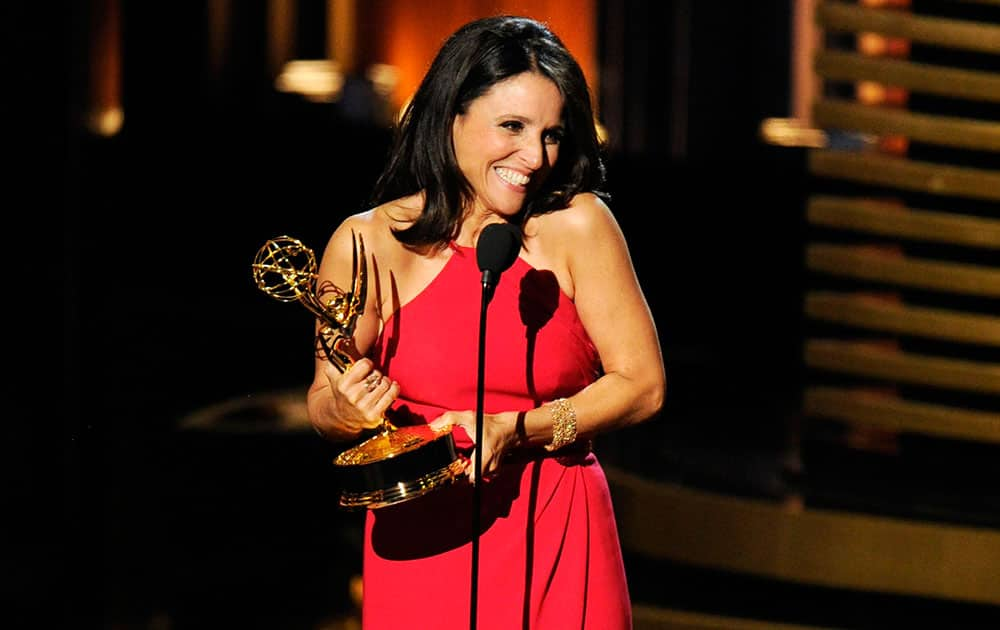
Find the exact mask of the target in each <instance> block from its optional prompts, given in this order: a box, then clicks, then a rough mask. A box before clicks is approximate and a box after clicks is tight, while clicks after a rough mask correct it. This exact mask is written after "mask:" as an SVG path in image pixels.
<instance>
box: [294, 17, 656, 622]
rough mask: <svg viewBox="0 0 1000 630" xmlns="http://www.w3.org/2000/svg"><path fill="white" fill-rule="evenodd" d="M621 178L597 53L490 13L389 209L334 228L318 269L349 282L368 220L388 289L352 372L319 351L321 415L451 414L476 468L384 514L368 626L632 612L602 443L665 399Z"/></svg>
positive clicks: (460, 56)
mask: <svg viewBox="0 0 1000 630" xmlns="http://www.w3.org/2000/svg"><path fill="white" fill-rule="evenodd" d="M603 184H604V165H603V161H602V156H601V147H600V144H599V141H598V136H597V130H596V128H595V124H594V115H593V111H592V109H591V95H590V90H589V88H588V85H587V82H586V80H585V78H584V74H583V72H582V70H581V69H580V66H579V64H578V63H577V62H576V60H575V59H574V58H573V56H572V55H571V54H570V53H569V52H568V50H567V49H566V47H565V46H564V45H563V43H562V42H561V41H560V39H559V38H558V37H557V36H556V35H555V34H554V33H553V32H552V31H550V30H549V29H548V28H547V27H546V26H545V25H544V24H542V23H541V22H538V21H536V20H533V19H529V18H524V17H516V16H497V17H490V18H483V19H480V20H476V21H473V22H470V23H468V24H466V25H465V26H463V27H461V28H460V29H459V30H458V31H456V32H455V33H454V34H453V35H452V36H451V37H449V38H448V39H447V40H446V42H445V44H444V46H443V47H442V49H441V50H440V52H439V53H438V55H437V56H436V57H435V59H434V62H433V63H432V65H431V67H430V69H429V70H428V72H427V75H426V76H425V77H424V80H423V81H422V83H421V84H420V87H419V89H418V90H417V92H416V94H415V95H414V97H413V99H412V100H411V101H410V104H409V105H408V106H407V108H406V111H405V112H404V114H403V116H402V118H401V119H400V123H399V126H398V128H397V130H396V138H395V142H394V145H393V148H392V151H391V153H390V157H389V160H388V163H387V164H386V166H385V169H384V171H383V172H382V175H381V176H380V178H379V180H378V182H377V184H376V186H375V190H374V193H373V195H372V198H371V205H370V209H368V210H366V211H364V212H361V213H358V214H355V215H352V216H350V217H347V218H346V219H345V220H344V221H343V222H342V223H341V224H340V225H339V226H338V227H337V229H336V230H335V231H334V233H333V235H332V236H331V237H330V240H329V242H328V244H327V246H326V248H325V251H324V254H323V259H322V261H321V263H320V266H319V271H318V274H317V275H318V277H317V285H318V286H334V287H338V288H344V287H349V286H351V282H352V268H353V265H352V256H353V254H354V251H355V249H354V246H353V243H354V237H355V235H360V237H362V238H363V239H364V242H365V244H366V254H365V255H366V258H367V267H368V269H370V270H371V273H370V274H369V280H370V282H371V284H372V286H371V287H370V290H368V291H367V292H366V298H365V304H364V305H362V306H361V308H360V310H359V315H358V318H357V322H356V326H355V328H354V330H353V338H352V339H351V342H352V343H350V344H347V347H349V349H350V350H351V351H352V352H354V353H356V361H354V363H353V365H352V367H351V368H350V369H349V370H346V371H344V372H341V371H340V370H338V369H337V368H336V366H334V365H332V364H331V363H330V361H329V360H328V359H327V358H326V357H323V356H320V357H317V359H316V369H315V378H314V381H313V384H312V386H311V387H310V389H309V393H308V396H307V408H308V413H309V419H310V421H311V423H312V425H313V426H314V427H315V429H316V430H317V431H318V432H319V433H320V434H321V435H323V436H325V437H327V438H328V439H330V440H337V441H352V440H359V439H362V438H363V436H364V435H365V432H366V431H368V430H371V429H375V428H377V427H378V426H379V425H380V422H381V420H382V418H383V416H384V415H387V416H389V417H390V418H391V420H392V422H393V423H394V424H395V425H396V426H400V427H401V426H407V425H424V424H429V425H430V427H431V428H432V429H434V430H437V431H444V430H449V429H451V430H453V434H454V437H455V445H456V448H457V449H458V451H459V452H460V456H461V458H462V460H463V463H464V464H465V465H466V470H465V475H460V476H459V478H458V479H457V480H455V481H454V482H451V483H449V484H445V485H442V486H441V487H438V488H435V489H434V490H433V491H432V492H429V493H426V494H423V495H421V496H419V497H416V498H413V499H411V500H408V501H405V502H401V503H398V504H393V505H390V506H384V507H379V508H378V509H370V510H369V511H368V513H367V515H366V523H365V540H364V576H363V578H364V582H363V584H364V586H363V606H362V623H363V626H364V628H366V629H369V630H370V629H373V628H399V627H408V628H424V627H427V628H435V629H440V630H449V629H457V628H468V627H469V625H470V617H471V622H472V626H473V627H475V626H476V623H477V621H478V623H479V625H480V626H481V627H483V628H490V629H492V628H496V629H497V630H501V629H502V630H507V629H509V628H527V627H531V628H563V627H573V628H594V629H597V628H600V629H601V630H625V629H626V628H630V627H631V621H632V620H631V606H630V602H629V592H628V585H627V583H626V577H625V570H624V563H623V560H622V553H621V549H620V547H619V539H618V531H617V525H616V523H615V515H614V510H613V506H612V504H611V496H610V492H609V488H608V483H607V479H606V477H605V474H604V471H603V470H602V468H601V466H600V464H599V462H598V459H597V456H596V455H595V454H594V452H593V451H592V449H591V439H592V438H594V437H595V436H597V435H599V434H601V433H604V432H608V431H612V430H615V429H618V428H621V427H625V426H629V425H633V424H636V423H640V422H643V421H646V420H648V419H650V418H652V417H653V416H655V415H656V414H657V413H658V412H659V410H660V408H661V406H662V404H663V396H664V388H665V377H664V368H663V358H662V356H661V352H660V346H659V338H658V335H657V332H656V327H655V325H654V322H653V319H652V316H651V313H650V310H649V308H648V305H647V303H646V299H645V296H644V294H643V291H642V289H641V287H640V286H639V283H638V280H637V277H636V274H635V270H634V268H633V264H632V260H631V258H630V255H629V252H628V247H627V245H626V242H625V239H624V236H623V234H622V231H621V229H620V228H619V225H618V223H617V221H616V219H615V217H614V215H613V214H612V213H611V210H610V207H609V206H608V201H609V199H608V196H607V195H606V194H605V193H604V192H603V191H602V186H603ZM498 224H500V225H504V226H507V228H506V229H508V230H512V231H513V232H514V233H515V234H516V235H517V237H519V240H518V239H515V240H514V245H515V246H517V245H520V248H519V251H518V252H517V254H518V256H517V257H516V258H514V259H513V263H512V266H510V267H509V269H507V270H506V271H505V272H504V273H503V274H502V275H501V276H500V277H499V279H498V281H497V282H496V284H495V286H494V287H493V293H492V296H491V299H492V301H491V302H490V303H489V305H490V309H491V310H492V314H493V315H492V318H491V320H490V332H491V335H490V336H489V337H487V338H485V343H484V344H483V346H484V352H485V356H486V357H489V361H488V366H487V367H488V369H487V370H485V373H484V375H483V379H482V380H480V378H479V375H478V374H477V369H476V368H477V358H478V357H479V356H480V354H479V346H478V344H477V333H480V332H481V330H482V329H481V328H480V327H479V325H478V324H479V322H478V320H477V319H476V317H475V316H476V314H477V313H478V312H480V298H481V297H482V294H481V292H480V287H481V278H482V276H481V274H480V269H479V268H478V266H477V258H478V256H477V250H476V247H477V246H478V243H479V240H480V239H479V237H480V235H481V234H483V233H488V232H489V230H486V228H487V227H490V226H494V227H493V229H495V226H497V225H498ZM372 375H377V376H375V377H373V376H372ZM479 392H482V398H481V399H480V398H479V397H478V396H477V394H478V393H479ZM480 405H481V406H480ZM480 429H481V430H480ZM470 463H471V465H470ZM480 543H481V547H482V554H481V556H480V555H479V554H478V551H479V547H480ZM470 569H472V575H473V576H474V577H479V576H481V582H480V583H481V584H482V588H481V589H478V587H477V582H476V580H475V579H474V580H473V583H472V584H471V585H470V581H469V579H468V576H469V575H470Z"/></svg>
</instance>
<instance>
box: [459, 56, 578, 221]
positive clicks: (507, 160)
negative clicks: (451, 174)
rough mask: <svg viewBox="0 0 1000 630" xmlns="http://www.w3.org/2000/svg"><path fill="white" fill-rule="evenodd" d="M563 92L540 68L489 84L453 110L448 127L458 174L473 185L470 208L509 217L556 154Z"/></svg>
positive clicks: (520, 204) (550, 164)
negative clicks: (473, 198)
mask: <svg viewBox="0 0 1000 630" xmlns="http://www.w3.org/2000/svg"><path fill="white" fill-rule="evenodd" d="M562 109H563V98H562V95H561V94H560V93H559V88H558V87H556V85H555V84H554V83H553V82H552V81H550V80H549V79H547V78H546V77H544V76H543V75H541V74H537V73H534V72H525V73H522V74H519V75H516V76H514V77H511V78H509V79H506V80H505V81H501V82H500V83H497V84H496V85H494V86H493V87H492V88H490V90H489V91H488V92H487V93H486V94H484V95H483V96H481V97H480V98H477V99H476V100H474V101H473V102H472V103H471V104H469V106H468V107H466V108H465V111H460V112H459V114H458V115H457V116H455V124H454V129H453V132H452V136H453V138H454V146H455V157H456V159H457V161H458V167H459V169H461V171H462V175H464V176H465V179H466V180H467V181H468V182H469V184H470V185H471V186H472V187H473V189H475V190H476V193H477V194H476V204H477V207H475V208H474V209H473V211H474V212H482V213H490V212H495V213H497V214H500V215H501V216H504V217H513V216H514V215H516V214H517V213H519V212H520V211H521V208H522V207H523V205H524V201H525V198H526V196H527V195H528V193H529V192H531V191H532V189H537V188H538V187H539V186H540V184H541V182H543V181H544V180H545V177H546V176H547V175H548V173H549V171H550V170H551V169H552V165H553V164H555V163H556V158H558V157H559V138H560V137H561V136H562Z"/></svg>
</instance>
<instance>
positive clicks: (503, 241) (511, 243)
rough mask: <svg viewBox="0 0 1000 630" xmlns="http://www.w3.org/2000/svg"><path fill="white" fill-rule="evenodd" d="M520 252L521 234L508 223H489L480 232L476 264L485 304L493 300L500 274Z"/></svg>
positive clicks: (512, 262)
mask: <svg viewBox="0 0 1000 630" xmlns="http://www.w3.org/2000/svg"><path fill="white" fill-rule="evenodd" d="M520 251H521V233H520V231H519V230H518V229H517V228H516V227H514V226H513V225H511V224H510V223H490V224H489V225H487V226H486V227H484V228H483V231H482V232H480V234H479V240H478V241H477V242H476V263H477V264H478V265H479V270H480V271H482V272H483V290H484V291H486V295H487V298H486V301H487V302H489V301H490V300H491V299H492V298H493V289H495V288H496V285H497V282H498V281H499V280H500V274H502V273H503V272H505V271H507V269H509V268H510V266H511V265H513V264H514V261H515V260H517V254H518V253H519V252H520Z"/></svg>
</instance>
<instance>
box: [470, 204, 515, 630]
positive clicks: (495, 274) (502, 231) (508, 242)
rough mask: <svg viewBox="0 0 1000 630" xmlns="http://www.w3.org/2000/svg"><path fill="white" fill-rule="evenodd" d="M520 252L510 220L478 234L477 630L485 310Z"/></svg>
mask: <svg viewBox="0 0 1000 630" xmlns="http://www.w3.org/2000/svg"><path fill="white" fill-rule="evenodd" d="M520 251H521V232H520V231H519V230H518V229H517V228H516V227H514V226H513V225H511V224H509V223H490V224H489V225H487V226H486V227H484V228H483V231H482V232H480V233H479V240H478V241H476V263H477V264H478V265H479V270H480V271H482V272H483V278H482V283H483V295H482V302H481V303H480V307H479V362H478V363H479V370H478V376H477V378H476V383H477V385H476V446H475V449H476V452H475V456H474V457H473V464H472V466H473V473H472V478H473V479H474V480H475V481H474V482H473V483H474V486H473V490H472V583H471V584H470V598H469V630H476V615H477V606H478V602H479V533H480V532H479V529H480V506H481V504H482V492H483V484H482V479H481V475H480V469H481V468H482V465H483V397H484V389H485V388H484V381H485V368H486V311H487V307H488V306H489V303H490V300H492V299H493V290H494V289H496V286H497V282H498V281H499V280H500V274H502V273H503V272H505V271H507V270H508V269H510V266H511V265H513V264H514V261H515V260H517V254H518V252H520Z"/></svg>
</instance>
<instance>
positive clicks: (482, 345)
mask: <svg viewBox="0 0 1000 630" xmlns="http://www.w3.org/2000/svg"><path fill="white" fill-rule="evenodd" d="M491 297H492V287H491V286H490V285H489V283H488V282H487V281H486V280H485V279H484V281H483V297H482V304H481V306H480V309H479V366H478V377H477V379H476V380H477V385H476V448H475V451H474V452H475V455H474V456H473V470H472V478H473V484H472V587H471V590H470V599H469V629H470V630H476V607H477V603H478V600H479V528H480V518H481V514H480V512H481V505H482V494H483V489H482V483H481V482H482V479H481V474H480V471H481V470H482V463H483V448H482V444H483V398H484V381H485V374H486V309H487V307H488V306H489V303H490V298H491Z"/></svg>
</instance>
